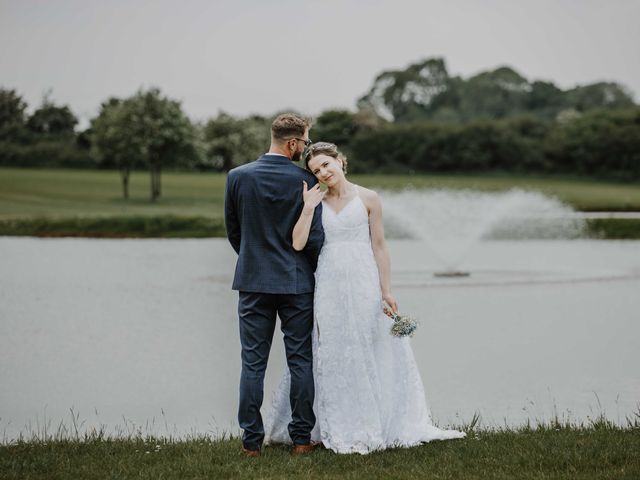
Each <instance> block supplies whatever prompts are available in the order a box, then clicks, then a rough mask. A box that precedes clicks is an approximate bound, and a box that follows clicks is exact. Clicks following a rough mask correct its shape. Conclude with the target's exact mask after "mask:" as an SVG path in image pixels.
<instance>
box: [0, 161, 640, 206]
mask: <svg viewBox="0 0 640 480" xmlns="http://www.w3.org/2000/svg"><path fill="white" fill-rule="evenodd" d="M225 178H226V176H225V175H224V174H220V173H184V172H165V173H163V174H162V197H161V198H160V199H159V201H157V202H155V203H153V202H151V201H150V200H149V183H150V182H149V175H148V173H146V172H133V173H132V174H131V185H130V198H129V200H124V199H123V198H122V187H121V184H120V177H119V173H118V172H117V171H96V170H40V169H8V168H1V169H0V219H9V218H13V219H15V218H33V217H43V216H44V217H53V218H62V217H96V216H100V217H102V216H121V215H122V216H135V215H151V216H156V215H176V216H189V217H208V218H220V217H221V216H222V206H223V196H224V183H225ZM349 178H350V180H351V181H352V182H354V183H357V184H360V185H363V186H366V187H371V188H374V189H379V190H384V189H391V190H397V189H403V188H451V189H473V190H483V191H503V190H509V189H511V188H522V189H526V190H534V191H540V192H543V193H545V194H547V195H552V196H554V197H556V198H558V199H560V200H561V201H564V202H566V203H568V204H570V205H572V206H573V207H574V208H576V209H577V210H582V211H640V184H638V183H613V182H604V181H602V182H601V181H593V180H577V179H559V178H539V177H526V176H517V177H515V176H424V175H411V176H410V175H353V176H350V177H349Z"/></svg>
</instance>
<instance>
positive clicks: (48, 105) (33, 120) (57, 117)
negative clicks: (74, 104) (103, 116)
mask: <svg viewBox="0 0 640 480" xmlns="http://www.w3.org/2000/svg"><path fill="white" fill-rule="evenodd" d="M77 123H78V119H77V118H76V116H75V115H74V114H73V113H72V112H71V110H70V109H69V107H68V106H66V105H65V106H62V107H59V106H56V105H55V104H54V103H53V102H52V101H51V100H50V99H49V97H48V95H47V96H45V98H44V99H43V101H42V105H41V106H40V108H38V109H37V110H36V111H35V112H33V115H31V116H30V117H29V119H28V120H27V127H28V128H29V130H31V131H32V132H34V133H39V134H51V135H65V134H68V135H73V134H74V128H75V126H76V124H77Z"/></svg>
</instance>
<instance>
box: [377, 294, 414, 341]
mask: <svg viewBox="0 0 640 480" xmlns="http://www.w3.org/2000/svg"><path fill="white" fill-rule="evenodd" d="M384 313H385V314H386V315H387V316H388V317H389V318H391V320H393V325H391V330H390V331H389V333H390V334H391V335H393V336H394V337H413V335H414V334H415V332H416V329H417V328H418V321H417V320H416V319H415V318H413V317H411V316H409V315H400V314H399V313H397V312H394V311H393V310H391V308H390V307H389V306H388V305H387V304H386V302H385V304H384Z"/></svg>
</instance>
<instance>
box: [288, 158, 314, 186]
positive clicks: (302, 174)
mask: <svg viewBox="0 0 640 480" xmlns="http://www.w3.org/2000/svg"><path fill="white" fill-rule="evenodd" d="M289 171H291V174H292V175H296V176H297V177H299V178H300V179H302V180H305V181H306V182H307V183H315V182H316V181H317V180H316V177H315V176H314V175H313V174H312V173H311V172H310V171H309V170H305V169H304V168H302V167H299V166H298V165H296V164H295V163H293V162H291V166H290V167H289Z"/></svg>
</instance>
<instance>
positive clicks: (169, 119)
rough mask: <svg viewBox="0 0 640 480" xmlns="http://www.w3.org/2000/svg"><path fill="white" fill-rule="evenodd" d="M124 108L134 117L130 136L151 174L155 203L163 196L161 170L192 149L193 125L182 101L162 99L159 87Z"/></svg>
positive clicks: (127, 101)
mask: <svg viewBox="0 0 640 480" xmlns="http://www.w3.org/2000/svg"><path fill="white" fill-rule="evenodd" d="M123 108H125V109H126V110H130V112H131V115H132V117H133V118H132V119H133V120H134V121H133V122H132V124H131V131H130V135H132V136H134V137H136V138H137V139H138V141H139V142H140V145H141V149H142V154H143V156H144V158H145V160H146V163H147V165H148V166H149V172H150V174H151V200H152V201H156V200H157V199H158V198H159V197H160V194H161V185H160V175H161V173H162V167H163V166H169V165H172V164H173V165H175V164H176V163H177V162H178V157H179V156H180V155H181V154H182V155H184V154H185V152H186V151H187V150H188V149H190V148H191V147H192V145H193V141H194V139H195V131H194V128H193V125H192V124H191V121H190V120H189V119H188V118H187V116H186V115H185V114H184V113H183V112H182V107H181V105H180V102H178V101H176V100H171V99H169V98H168V97H164V96H162V94H161V92H160V89H158V88H151V89H149V90H148V91H146V92H145V91H142V90H141V91H139V92H138V93H137V94H136V95H134V96H133V97H131V98H129V99H127V100H125V102H124V104H123Z"/></svg>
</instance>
